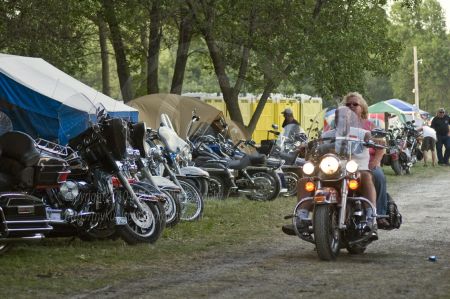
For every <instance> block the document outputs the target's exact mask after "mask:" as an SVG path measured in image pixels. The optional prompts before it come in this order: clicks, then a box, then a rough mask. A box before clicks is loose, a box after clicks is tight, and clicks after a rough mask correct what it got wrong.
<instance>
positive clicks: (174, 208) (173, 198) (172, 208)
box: [138, 182, 181, 227]
mask: <svg viewBox="0 0 450 299" xmlns="http://www.w3.org/2000/svg"><path fill="white" fill-rule="evenodd" d="M138 184H140V185H142V186H143V187H144V188H147V189H148V190H149V191H151V192H153V193H156V194H157V193H162V194H163V195H164V198H165V202H164V205H163V206H164V213H165V214H166V227H173V226H175V225H177V224H178V223H179V222H180V216H181V203H180V199H179V198H178V197H177V194H171V193H170V192H168V191H166V190H164V189H163V188H159V190H158V188H156V187H155V186H153V185H151V184H149V183H142V182H140V183H138Z"/></svg>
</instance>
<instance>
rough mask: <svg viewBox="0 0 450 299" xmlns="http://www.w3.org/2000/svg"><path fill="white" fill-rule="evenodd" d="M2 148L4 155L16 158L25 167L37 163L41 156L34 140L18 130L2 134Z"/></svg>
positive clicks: (0, 141)
mask: <svg viewBox="0 0 450 299" xmlns="http://www.w3.org/2000/svg"><path fill="white" fill-rule="evenodd" d="M0 148H1V155H2V157H6V158H9V159H13V160H16V161H18V162H20V163H21V164H22V165H23V166H25V167H28V166H33V165H36V163H37V162H38V161H39V158H40V156H41V155H40V154H39V152H38V151H37V150H36V147H35V145H34V140H33V139H32V138H31V137H30V136H29V135H27V134H25V133H22V132H18V131H11V132H7V133H5V134H3V135H2V136H0Z"/></svg>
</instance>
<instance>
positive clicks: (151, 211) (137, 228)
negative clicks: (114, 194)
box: [116, 184, 166, 245]
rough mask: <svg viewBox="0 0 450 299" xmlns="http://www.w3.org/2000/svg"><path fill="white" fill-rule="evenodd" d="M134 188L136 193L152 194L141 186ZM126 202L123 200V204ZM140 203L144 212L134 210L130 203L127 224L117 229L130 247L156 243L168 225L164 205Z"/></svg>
mask: <svg viewBox="0 0 450 299" xmlns="http://www.w3.org/2000/svg"><path fill="white" fill-rule="evenodd" d="M132 187H133V190H135V192H136V193H138V192H142V193H151V192H150V191H149V190H148V189H146V188H144V187H142V186H139V185H135V184H133V185H132ZM122 194H126V195H128V193H126V192H122ZM128 196H129V195H128ZM138 197H139V196H138ZM130 201H131V199H128V202H130ZM124 202H125V201H124V200H123V199H122V203H124ZM140 202H141V204H142V206H143V208H144V211H139V209H137V208H136V207H134V208H133V207H132V203H131V202H130V203H129V207H126V208H125V211H124V212H125V217H126V218H127V224H125V225H118V226H117V228H116V230H117V233H118V234H119V236H120V237H121V238H122V240H124V241H125V242H126V243H127V244H129V245H136V244H139V243H155V242H156V241H157V240H158V239H159V237H160V236H161V234H162V232H163V230H164V227H165V225H166V215H165V213H164V207H163V205H162V203H160V202H157V201H143V200H141V201H140ZM130 208H131V209H130Z"/></svg>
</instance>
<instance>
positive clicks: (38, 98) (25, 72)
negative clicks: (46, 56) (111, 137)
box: [0, 53, 138, 143]
mask: <svg viewBox="0 0 450 299" xmlns="http://www.w3.org/2000/svg"><path fill="white" fill-rule="evenodd" d="M98 103H101V104H102V106H103V107H104V108H105V109H106V111H107V112H108V113H109V114H110V115H111V116H112V117H121V118H126V119H129V120H131V121H137V119H138V111H137V110H136V109H134V108H131V107H129V106H127V105H125V104H123V103H122V102H119V101H116V100H114V99H112V98H110V97H108V96H106V95H104V94H102V93H100V92H98V91H97V90H95V89H93V88H91V87H89V86H87V85H85V84H83V83H81V82H80V81H78V80H76V79H75V78H73V77H71V76H69V75H68V74H66V73H64V72H62V71H61V70H59V69H57V68H56V67H54V66H53V65H51V64H49V63H48V62H46V61H45V60H43V59H41V58H33V57H22V56H14V55H7V54H1V53H0V110H1V111H3V112H4V113H6V114H7V115H8V116H9V118H10V119H11V121H12V124H13V128H14V130H19V131H23V132H26V133H28V134H30V135H31V136H33V137H35V138H36V137H41V138H44V139H49V140H52V141H59V142H61V143H65V142H67V136H68V135H70V136H75V135H77V134H79V133H81V132H82V130H84V129H85V128H83V126H82V125H81V124H82V123H84V122H82V119H85V118H86V114H88V113H90V112H92V106H93V104H94V105H95V104H98ZM61 111H64V113H63V114H61V113H60V112H61ZM61 115H64V117H65V118H70V121H65V120H62V119H60V118H61ZM77 120H79V121H78V122H77ZM75 124H77V125H75Z"/></svg>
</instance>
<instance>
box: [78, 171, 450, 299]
mask: <svg viewBox="0 0 450 299" xmlns="http://www.w3.org/2000/svg"><path fill="white" fill-rule="evenodd" d="M410 178H411V179H407V178H406V177H405V179H403V178H402V180H400V181H401V182H399V183H398V184H396V185H395V186H389V188H388V189H389V192H390V193H391V195H392V196H393V197H394V199H395V200H396V202H397V204H398V206H399V209H400V212H401V213H402V214H403V219H404V223H403V225H402V227H401V229H400V230H393V231H380V232H379V237H380V239H379V240H378V241H376V242H374V243H372V244H371V245H370V246H369V247H368V249H367V251H366V253H364V254H362V255H349V254H347V252H346V250H342V251H341V254H340V256H339V257H338V260H337V261H335V262H323V261H320V260H319V259H318V257H317V254H316V252H315V251H314V246H313V245H312V244H309V243H306V242H304V241H301V240H300V239H298V238H297V237H289V236H286V235H284V234H283V233H282V232H281V230H280V234H277V235H274V236H270V238H269V237H268V238H264V239H259V240H253V241H249V242H248V243H246V244H243V245H242V246H240V247H239V248H233V249H220V250H217V251H215V252H208V253H205V254H203V255H201V256H200V257H197V258H194V259H193V260H190V261H186V263H185V264H179V265H171V266H170V268H169V269H155V270H156V271H152V273H149V274H148V276H145V277H142V278H141V279H139V280H137V281H136V280H135V281H123V282H120V283H118V284H114V285H109V286H107V287H105V288H102V289H100V290H96V291H93V292H89V293H85V294H78V295H77V296H75V297H73V298H93V297H102V298H124V297H129V298H131V297H133V298H135V297H138V298H202V297H206V298H210V297H211V298H237V297H242V298H294V297H295V298H298V297H300V298H311V297H314V298H383V297H385V298H388V297H395V298H450V230H449V227H450V217H449V215H450V197H449V191H450V172H447V173H441V174H439V175H437V176H433V177H432V178H426V179H423V180H421V181H420V182H416V181H415V179H414V177H410ZM268 240H270V241H268ZM431 255H435V256H437V261H436V262H431V261H429V260H428V257H429V256H431Z"/></svg>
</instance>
